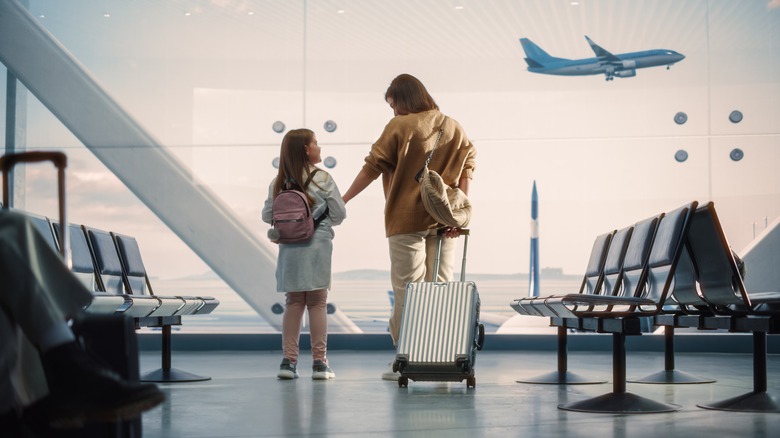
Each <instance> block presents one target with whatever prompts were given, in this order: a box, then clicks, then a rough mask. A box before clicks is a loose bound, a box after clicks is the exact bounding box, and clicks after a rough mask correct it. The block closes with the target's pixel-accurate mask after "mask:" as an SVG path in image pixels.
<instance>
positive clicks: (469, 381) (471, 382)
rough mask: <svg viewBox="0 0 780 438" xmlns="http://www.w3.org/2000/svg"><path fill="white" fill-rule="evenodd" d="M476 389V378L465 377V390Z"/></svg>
mask: <svg viewBox="0 0 780 438" xmlns="http://www.w3.org/2000/svg"><path fill="white" fill-rule="evenodd" d="M476 387H477V378H476V377H474V376H471V377H467V378H466V389H468V388H476Z"/></svg>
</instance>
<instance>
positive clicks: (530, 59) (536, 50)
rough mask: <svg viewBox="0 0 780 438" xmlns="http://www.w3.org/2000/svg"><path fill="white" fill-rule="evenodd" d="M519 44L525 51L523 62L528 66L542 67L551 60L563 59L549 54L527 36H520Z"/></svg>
mask: <svg viewBox="0 0 780 438" xmlns="http://www.w3.org/2000/svg"><path fill="white" fill-rule="evenodd" d="M520 44H521V45H522V46H523V51H524V52H525V56H526V57H525V62H526V63H527V64H528V67H529V68H542V67H544V66H545V65H548V64H550V63H551V62H553V61H563V60H564V59H562V58H556V57H554V56H550V54H549V53H547V52H545V51H544V49H542V48H541V47H539V46H537V45H536V44H535V43H534V42H533V41H531V40H529V39H528V38H520Z"/></svg>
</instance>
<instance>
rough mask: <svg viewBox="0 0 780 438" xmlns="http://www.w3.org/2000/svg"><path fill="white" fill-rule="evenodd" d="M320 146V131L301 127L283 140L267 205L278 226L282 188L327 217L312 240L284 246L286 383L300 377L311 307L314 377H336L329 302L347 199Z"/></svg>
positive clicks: (267, 217) (279, 278) (279, 283)
mask: <svg viewBox="0 0 780 438" xmlns="http://www.w3.org/2000/svg"><path fill="white" fill-rule="evenodd" d="M320 152H321V150H320V146H319V144H318V143H317V137H316V136H315V135H314V132H312V131H310V130H308V129H295V130H292V131H290V132H288V133H287V134H286V135H285V136H284V139H283V140H282V147H281V152H280V154H279V173H278V174H277V176H276V177H275V178H274V179H273V180H272V181H271V184H270V186H269V187H268V197H267V198H266V200H265V205H264V206H263V221H265V222H267V223H269V224H270V223H271V222H272V218H273V200H274V197H275V196H276V195H278V194H279V192H281V191H282V190H285V189H289V188H295V189H297V190H301V191H302V192H304V193H306V195H307V196H308V197H309V203H310V205H311V211H312V215H313V217H315V218H320V217H323V215H324V217H323V219H322V221H321V222H320V223H319V225H318V226H317V228H316V229H315V231H314V235H313V236H312V238H311V240H309V241H307V242H303V243H290V244H285V243H282V244H279V256H278V259H277V264H276V290H277V291H278V292H284V293H285V296H286V300H285V304H286V305H285V310H284V316H283V317H282V348H283V352H284V358H283V359H282V363H281V365H280V366H279V374H277V377H278V378H280V379H295V378H297V377H298V371H297V365H298V350H299V349H298V340H299V338H300V334H301V321H302V320H303V312H304V310H306V309H308V312H309V327H310V333H311V354H312V360H313V365H312V379H315V380H328V379H333V378H335V377H336V375H335V374H334V373H333V371H332V370H331V369H330V366H329V364H328V359H327V357H326V353H327V338H328V319H327V308H326V305H327V299H328V289H329V288H330V277H331V256H332V253H333V237H334V233H333V226H334V225H338V224H340V223H341V222H342V221H344V218H346V213H347V212H346V209H345V207H344V200H343V199H342V198H341V193H340V192H339V189H338V187H337V186H336V182H335V181H334V180H333V178H331V176H330V175H329V174H328V173H327V172H326V171H324V170H322V169H319V168H317V167H315V164H317V163H320V162H321V161H322V158H321V156H320Z"/></svg>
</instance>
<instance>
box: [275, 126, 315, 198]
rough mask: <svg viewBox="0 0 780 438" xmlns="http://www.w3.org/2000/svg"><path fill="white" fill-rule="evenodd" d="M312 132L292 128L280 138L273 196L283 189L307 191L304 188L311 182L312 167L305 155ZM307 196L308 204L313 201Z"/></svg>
mask: <svg viewBox="0 0 780 438" xmlns="http://www.w3.org/2000/svg"><path fill="white" fill-rule="evenodd" d="M312 138H314V132H313V131H311V130H309V129H305V128H302V129H293V130H290V131H289V132H287V134H285V135H284V138H283V139H282V148H281V151H280V152H279V173H277V175H276V182H275V183H274V196H276V195H278V194H279V192H281V191H282V190H285V189H296V190H300V191H302V192H303V193H307V192H306V189H307V188H308V187H309V184H310V183H311V182H312V180H311V175H312V169H311V166H309V157H308V155H306V145H308V144H309V143H311V141H312ZM306 196H307V197H308V198H309V204H311V203H312V202H313V201H312V199H311V197H310V196H309V195H308V193H307V194H306Z"/></svg>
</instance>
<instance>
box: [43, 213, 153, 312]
mask: <svg viewBox="0 0 780 438" xmlns="http://www.w3.org/2000/svg"><path fill="white" fill-rule="evenodd" d="M68 227H69V229H70V234H69V237H70V241H71V246H72V248H73V247H76V248H82V250H79V252H78V255H79V260H78V265H79V266H83V268H84V270H85V271H86V270H87V269H88V268H89V267H90V266H91V267H92V275H93V278H94V280H93V284H94V288H93V291H94V293H97V294H100V295H103V296H108V295H114V296H117V297H121V298H123V299H124V300H125V302H126V303H127V308H126V309H125V310H124V312H123V313H124V314H126V315H128V316H130V317H132V318H135V319H137V318H142V317H145V316H147V315H149V314H151V313H153V312H155V311H157V309H159V308H160V306H161V301H160V300H158V299H156V298H148V297H140V298H138V299H136V298H135V297H132V296H130V295H128V294H126V293H125V290H124V286H123V285H122V281H121V279H122V267H121V265H120V264H119V262H118V260H116V258H117V257H116V256H114V257H112V256H111V251H110V248H106V247H105V245H102V244H101V243H100V242H93V241H90V240H89V236H88V234H87V232H86V230H87V227H85V226H83V225H76V224H68ZM55 229H57V230H59V227H58V226H57V227H56V228H55ZM84 247H86V249H87V251H84V250H83V248H84ZM71 252H73V250H72V249H71ZM87 254H89V259H90V261H87V258H86V255H87ZM85 275H88V274H86V272H85Z"/></svg>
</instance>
